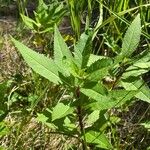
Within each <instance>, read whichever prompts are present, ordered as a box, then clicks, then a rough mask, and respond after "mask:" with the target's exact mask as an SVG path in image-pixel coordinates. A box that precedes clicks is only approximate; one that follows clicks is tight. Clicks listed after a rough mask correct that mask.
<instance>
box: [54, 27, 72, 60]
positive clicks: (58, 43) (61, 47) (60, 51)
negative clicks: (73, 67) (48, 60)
mask: <svg viewBox="0 0 150 150" xmlns="http://www.w3.org/2000/svg"><path fill="white" fill-rule="evenodd" d="M64 57H66V58H67V59H68V60H72V58H73V57H72V54H71V52H70V50H69V48H68V47H67V45H66V43H65V42H64V39H63V38H62V36H61V34H60V32H59V30H58V28H57V26H56V25H55V32H54V60H55V62H56V63H62V59H63V58H64Z"/></svg>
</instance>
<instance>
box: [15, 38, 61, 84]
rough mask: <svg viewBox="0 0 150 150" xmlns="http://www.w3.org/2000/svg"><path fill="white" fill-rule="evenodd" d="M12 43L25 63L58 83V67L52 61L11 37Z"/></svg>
mask: <svg viewBox="0 0 150 150" xmlns="http://www.w3.org/2000/svg"><path fill="white" fill-rule="evenodd" d="M12 41H13V43H14V44H15V46H16V47H17V49H18V50H19V52H20V53H21V54H22V56H23V58H24V59H25V61H26V62H27V64H28V65H29V66H30V67H31V68H32V69H33V70H34V71H35V72H37V73H38V74H40V75H41V76H43V77H45V78H47V79H48V80H49V81H51V82H53V83H56V84H58V83H60V82H61V80H60V78H59V76H58V70H59V69H58V67H57V65H56V64H55V63H54V61H53V60H52V59H50V58H47V57H46V56H44V55H42V54H39V53H37V52H35V51H33V50H31V49H30V48H28V47H27V46H25V45H24V44H22V43H20V42H19V41H17V40H15V39H14V38H12Z"/></svg>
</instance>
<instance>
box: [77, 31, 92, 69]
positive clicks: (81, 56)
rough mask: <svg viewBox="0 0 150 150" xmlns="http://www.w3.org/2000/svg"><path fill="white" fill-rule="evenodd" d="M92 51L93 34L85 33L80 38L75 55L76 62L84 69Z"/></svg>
mask: <svg viewBox="0 0 150 150" xmlns="http://www.w3.org/2000/svg"><path fill="white" fill-rule="evenodd" d="M90 53H91V36H89V35H86V34H85V33H83V34H82V35H81V37H80V40H79V41H78V43H77V44H76V45H75V48H74V55H75V60H76V64H77V65H78V67H79V68H81V69H83V68H85V67H86V66H87V63H88V60H89V57H90Z"/></svg>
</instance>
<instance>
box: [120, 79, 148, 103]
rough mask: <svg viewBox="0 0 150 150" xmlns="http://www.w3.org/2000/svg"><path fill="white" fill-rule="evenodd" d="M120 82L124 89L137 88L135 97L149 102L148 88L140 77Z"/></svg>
mask: <svg viewBox="0 0 150 150" xmlns="http://www.w3.org/2000/svg"><path fill="white" fill-rule="evenodd" d="M121 83H122V86H123V87H124V88H125V89H126V90H138V91H139V92H138V93H137V94H136V95H135V97H137V98H138V99H140V100H143V101H146V102H148V103H150V89H149V87H148V86H147V85H146V83H144V81H143V80H142V79H136V80H134V81H131V80H130V79H126V80H125V81H122V82H121Z"/></svg>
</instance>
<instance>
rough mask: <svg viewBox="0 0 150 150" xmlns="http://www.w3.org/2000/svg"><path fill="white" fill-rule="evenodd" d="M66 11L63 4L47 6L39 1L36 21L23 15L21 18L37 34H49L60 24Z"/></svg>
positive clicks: (35, 14) (54, 3)
mask: <svg viewBox="0 0 150 150" xmlns="http://www.w3.org/2000/svg"><path fill="white" fill-rule="evenodd" d="M65 13H66V9H65V8H64V6H63V4H62V3H58V2H56V1H55V2H52V4H49V5H46V4H45V3H44V1H43V0H39V4H38V7H37V10H36V12H34V17H35V18H34V19H31V18H29V17H28V16H25V15H24V14H21V18H22V20H23V22H24V23H25V25H26V26H27V27H28V28H29V29H31V30H33V31H34V32H35V33H39V34H42V33H47V32H52V31H53V28H54V25H55V24H58V23H59V22H60V21H61V19H62V17H63V16H64V14H65Z"/></svg>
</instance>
